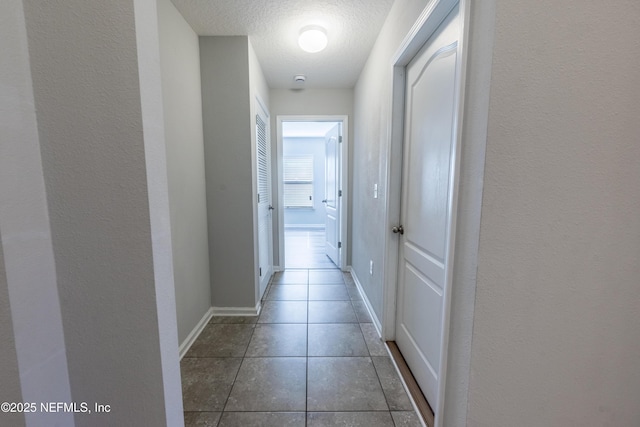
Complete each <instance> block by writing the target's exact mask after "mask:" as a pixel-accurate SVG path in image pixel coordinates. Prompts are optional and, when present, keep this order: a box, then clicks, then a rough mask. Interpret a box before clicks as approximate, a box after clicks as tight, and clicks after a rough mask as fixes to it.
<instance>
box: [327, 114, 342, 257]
mask: <svg viewBox="0 0 640 427" xmlns="http://www.w3.org/2000/svg"><path fill="white" fill-rule="evenodd" d="M340 131H341V130H340V124H339V123H337V124H336V125H335V126H334V127H333V128H331V130H329V132H327V134H326V135H325V192H324V200H323V203H324V206H325V211H326V215H325V216H326V218H325V236H326V237H325V240H326V242H325V251H326V254H327V256H328V257H329V258H330V259H331V261H333V263H334V264H335V265H336V266H338V267H339V266H340V248H341V246H342V245H341V243H340V205H341V203H340V196H341V194H340V138H341V135H340Z"/></svg>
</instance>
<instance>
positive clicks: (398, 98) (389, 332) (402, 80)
mask: <svg viewBox="0 0 640 427" xmlns="http://www.w3.org/2000/svg"><path fill="white" fill-rule="evenodd" d="M469 3H470V1H468V0H438V1H435V2H433V3H431V4H429V5H428V6H427V7H426V8H425V9H424V10H423V12H422V13H421V14H420V16H419V17H418V19H417V20H416V23H415V24H414V25H413V27H412V28H411V30H410V31H409V33H408V34H407V36H406V37H405V39H404V40H403V42H402V43H401V45H400V47H399V48H398V50H397V51H396V54H395V55H394V56H393V59H392V63H391V66H392V67H393V88H392V95H391V103H392V104H391V108H392V113H391V123H390V127H389V128H390V134H389V137H390V144H389V146H388V147H389V151H388V153H387V156H388V157H387V158H388V159H389V161H388V162H387V171H386V172H387V177H388V179H387V188H388V197H387V206H386V207H385V222H384V223H385V224H386V225H387V230H386V232H385V233H384V248H385V265H384V270H385V271H384V273H383V278H384V282H383V315H382V322H381V328H382V330H381V331H380V332H381V336H382V339H383V340H385V341H394V340H395V331H396V300H397V292H398V280H397V279H398V267H399V249H400V247H399V243H400V239H399V238H398V236H397V235H395V234H392V233H391V227H393V226H394V225H398V224H400V219H401V200H402V167H403V145H404V118H405V86H406V67H407V65H408V64H409V62H410V61H411V60H412V59H413V58H414V57H415V55H416V54H417V53H418V52H419V50H420V49H421V48H422V46H423V45H424V44H425V43H426V42H427V41H428V40H429V38H430V37H431V35H432V34H433V33H434V32H435V31H436V30H437V28H438V27H439V25H440V24H441V23H442V22H443V20H444V19H445V18H446V17H447V15H448V14H449V12H450V11H451V10H452V9H453V8H454V7H455V6H456V4H459V7H460V22H461V26H462V30H461V33H462V34H461V37H460V41H459V45H458V46H459V61H458V64H457V69H456V82H455V85H456V89H455V90H456V100H455V104H454V105H455V107H454V108H455V109H456V118H455V119H454V123H455V124H454V131H453V132H454V137H455V152H454V154H453V157H454V158H453V163H454V165H455V166H454V168H453V170H452V174H451V175H450V185H452V186H453V191H454V192H453V197H452V201H451V204H450V205H449V221H450V224H451V232H450V235H449V236H448V241H447V247H446V253H447V259H448V265H447V270H446V272H445V289H444V294H443V319H442V320H443V321H442V329H443V330H442V338H441V340H442V341H441V352H440V375H439V378H438V391H437V394H438V405H437V407H435V408H432V409H433V411H434V416H435V425H436V427H441V426H442V423H443V415H442V414H443V410H444V400H445V399H444V398H445V384H446V381H447V358H448V349H449V327H450V318H451V287H452V286H451V285H452V279H453V265H454V249H455V239H456V224H457V204H458V197H459V194H458V191H457V190H456V189H457V188H458V183H459V176H460V154H461V153H460V149H461V139H462V124H463V111H464V106H465V102H464V99H465V98H464V96H465V91H464V90H465V83H466V69H467V56H468V52H467V44H468V37H469V36H468V33H469V16H470V12H469V9H470V5H469Z"/></svg>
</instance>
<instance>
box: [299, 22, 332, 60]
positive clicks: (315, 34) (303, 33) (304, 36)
mask: <svg viewBox="0 0 640 427" xmlns="http://www.w3.org/2000/svg"><path fill="white" fill-rule="evenodd" d="M298 45H300V47H301V48H302V50H304V51H306V52H309V53H316V52H320V51H321V50H322V49H324V48H325V47H327V31H326V30H325V29H324V28H322V27H320V26H318V25H309V26H307V27H304V28H303V29H301V30H300V37H299V38H298Z"/></svg>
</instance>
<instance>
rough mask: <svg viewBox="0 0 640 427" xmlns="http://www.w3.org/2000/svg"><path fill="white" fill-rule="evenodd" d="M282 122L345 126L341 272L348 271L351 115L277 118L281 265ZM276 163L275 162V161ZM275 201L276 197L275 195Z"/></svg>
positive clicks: (282, 200)
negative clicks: (339, 124) (330, 123)
mask: <svg viewBox="0 0 640 427" xmlns="http://www.w3.org/2000/svg"><path fill="white" fill-rule="evenodd" d="M282 122H338V123H341V124H342V143H341V144H340V146H341V150H340V162H341V167H340V189H341V190H342V200H341V202H340V242H341V243H342V248H341V249H340V253H339V256H340V262H339V264H340V265H339V267H340V270H343V271H345V270H346V268H347V253H348V248H349V241H348V236H349V233H348V232H347V227H348V222H347V219H348V218H349V197H350V194H349V116H347V115H279V116H276V139H277V141H276V147H277V148H276V152H277V160H276V161H277V166H278V167H277V173H278V185H277V188H276V191H277V195H278V206H277V208H278V236H279V239H278V241H279V245H278V246H279V247H278V253H279V257H280V262H281V263H284V259H285V258H284V209H285V208H284V199H283V197H282V195H283V194H284V184H283V170H282V169H283V168H282V161H281V159H282V157H283V147H282V139H283V138H282ZM272 162H273V160H272ZM272 198H273V194H272Z"/></svg>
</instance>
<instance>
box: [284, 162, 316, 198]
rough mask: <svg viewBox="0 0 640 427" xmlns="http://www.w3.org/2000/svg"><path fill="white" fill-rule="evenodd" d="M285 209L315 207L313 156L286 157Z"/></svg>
mask: <svg viewBox="0 0 640 427" xmlns="http://www.w3.org/2000/svg"><path fill="white" fill-rule="evenodd" d="M283 166H284V207H285V208H312V207H313V156H285V157H284V159H283Z"/></svg>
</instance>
